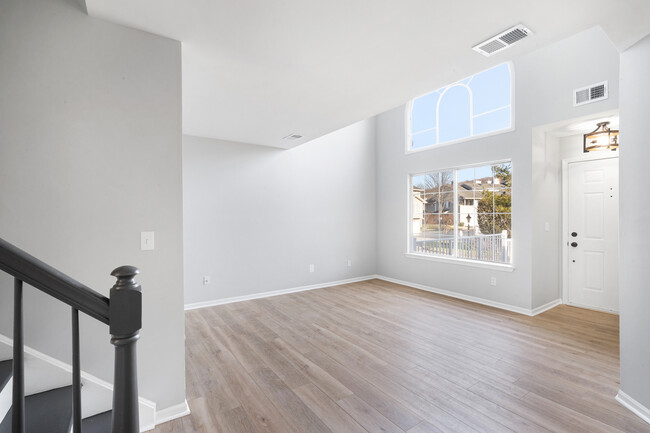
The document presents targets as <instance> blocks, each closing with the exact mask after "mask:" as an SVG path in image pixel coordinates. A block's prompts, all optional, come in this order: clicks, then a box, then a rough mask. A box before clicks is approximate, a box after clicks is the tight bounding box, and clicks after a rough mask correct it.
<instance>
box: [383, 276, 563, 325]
mask: <svg viewBox="0 0 650 433" xmlns="http://www.w3.org/2000/svg"><path fill="white" fill-rule="evenodd" d="M375 278H378V279H380V280H384V281H388V282H391V283H395V284H401V285H402V286H408V287H412V288H414V289H419V290H424V291H426V292H431V293H436V294H438V295H444V296H449V297H451V298H456V299H462V300H463V301H470V302H475V303H477V304H481V305H487V306H488V307H494V308H499V309H501V310H506V311H512V312H514V313H519V314H524V315H526V316H536V315H537V314H540V313H543V312H544V311H546V310H549V309H551V308H553V307H555V306H556V305H559V304H561V303H562V301H561V300H560V299H556V300H555V301H552V302H549V303H548V304H546V305H542V306H541V307H538V308H535V309H534V310H531V309H529V308H523V307H517V306H515V305H510V304H504V303H501V302H496V301H491V300H489V299H484V298H479V297H477V296H470V295H464V294H462V293H457V292H452V291H449V290H444V289H438V288H436V287H430V286H425V285H423V284H417V283H411V282H409V281H403V280H398V279H396V278H390V277H385V276H383V275H376V276H375Z"/></svg>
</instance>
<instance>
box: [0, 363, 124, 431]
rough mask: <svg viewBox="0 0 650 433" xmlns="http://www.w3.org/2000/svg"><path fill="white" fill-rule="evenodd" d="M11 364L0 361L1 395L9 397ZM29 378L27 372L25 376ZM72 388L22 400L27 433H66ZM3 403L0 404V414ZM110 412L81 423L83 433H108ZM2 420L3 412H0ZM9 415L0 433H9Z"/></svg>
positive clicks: (68, 426) (6, 415)
mask: <svg viewBox="0 0 650 433" xmlns="http://www.w3.org/2000/svg"><path fill="white" fill-rule="evenodd" d="M12 364H13V362H12V360H6V361H0V395H3V394H4V393H8V394H9V395H10V394H11V383H12V370H13V368H12ZM27 375H29V371H28V372H27ZM71 402H72V386H62V387H59V388H54V389H51V390H48V391H41V392H35V393H34V394H31V395H28V396H26V397H25V432H26V433H41V432H42V433H69V432H70V431H71V428H72V405H71V404H70V403H71ZM1 405H2V403H0V410H2V407H1ZM111 415H112V411H110V410H108V411H105V412H102V413H99V414H96V415H93V416H89V417H87V418H85V419H83V420H82V422H81V428H82V431H83V432H84V433H110V432H111ZM0 416H2V412H0ZM11 424H12V411H11V408H9V410H8V411H7V413H6V414H5V416H4V419H2V421H1V422H0V433H11Z"/></svg>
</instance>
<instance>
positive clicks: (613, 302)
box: [566, 158, 618, 311]
mask: <svg viewBox="0 0 650 433" xmlns="http://www.w3.org/2000/svg"><path fill="white" fill-rule="evenodd" d="M568 169H569V171H568V177H569V179H568V181H569V183H568V192H569V194H568V224H569V226H568V227H567V228H566V229H567V230H568V240H569V242H568V245H567V248H568V250H569V251H568V254H567V257H568V260H569V263H568V264H567V269H568V282H569V290H568V300H569V303H570V304H574V305H578V306H583V307H587V308H596V309H600V310H609V311H618V158H608V159H598V160H593V161H584V162H573V163H570V164H569V165H568Z"/></svg>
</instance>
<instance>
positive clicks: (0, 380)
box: [0, 359, 13, 391]
mask: <svg viewBox="0 0 650 433" xmlns="http://www.w3.org/2000/svg"><path fill="white" fill-rule="evenodd" d="M12 365H13V362H12V361H11V359H10V360H8V361H0V391H2V389H3V388H4V387H5V385H6V384H7V382H9V379H11V374H12Z"/></svg>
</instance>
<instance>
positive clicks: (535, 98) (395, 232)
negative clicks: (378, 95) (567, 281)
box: [377, 28, 618, 309]
mask: <svg viewBox="0 0 650 433" xmlns="http://www.w3.org/2000/svg"><path fill="white" fill-rule="evenodd" d="M586 64H588V65H589V67H588V68H586V67H585V65H586ZM514 76H515V116H516V120H515V126H516V130H515V131H512V132H508V133H505V134H500V135H496V136H491V137H486V138H481V139H476V140H472V141H467V142H464V143H459V144H454V145H451V146H446V147H441V148H438V149H433V150H429V151H424V152H419V153H415V154H410V155H405V154H404V140H405V118H406V117H405V107H399V108H396V109H394V110H391V111H389V112H386V113H384V114H382V115H380V116H379V117H378V120H377V122H378V123H377V142H378V148H377V161H378V162H377V217H378V222H377V224H378V230H377V231H378V240H377V242H378V259H377V267H378V273H379V274H381V275H385V276H389V277H392V278H397V279H400V280H405V281H409V282H414V283H418V284H422V285H427V286H432V287H437V288H441V289H445V290H450V291H454V292H457V293H460V294H464V295H469V296H475V297H479V298H483V299H487V300H491V301H496V302H501V303H505V304H508V305H512V306H516V307H520V308H525V309H530V308H535V307H537V306H539V302H542V301H543V300H545V299H546V298H547V297H548V296H547V295H548V294H547V293H542V294H539V293H533V284H532V278H533V277H534V276H536V275H540V274H541V273H543V272H544V267H545V263H544V261H538V260H535V258H536V257H537V256H536V254H538V252H539V251H537V249H538V248H539V249H540V250H541V251H542V252H543V248H544V245H540V240H539V238H540V236H541V237H542V238H543V237H544V236H546V234H544V233H542V234H541V235H540V233H538V231H539V230H540V229H541V230H542V231H543V228H544V227H543V221H542V224H541V227H538V225H539V222H540V221H538V218H535V215H534V213H535V209H536V206H540V205H542V203H541V201H540V200H541V199H540V198H538V197H535V195H534V193H535V190H534V188H533V181H535V182H539V179H540V178H543V171H545V170H546V168H545V162H544V161H543V160H539V159H536V158H539V155H538V152H533V145H532V142H533V137H532V136H533V133H532V131H533V127H535V126H538V125H543V124H548V123H551V122H556V121H559V120H563V119H570V118H574V117H579V116H584V115H587V114H590V113H594V112H602V111H605V110H610V109H613V108H616V107H617V106H618V52H617V51H616V49H615V48H614V47H613V45H612V44H611V42H610V41H609V39H608V38H607V36H606V35H605V33H604V32H603V31H602V29H600V28H593V29H590V30H587V31H585V32H582V33H579V34H577V35H575V36H573V37H570V38H568V39H565V40H563V41H560V42H558V43H556V44H553V45H551V46H548V47H546V48H544V49H541V50H538V51H535V52H533V53H530V54H528V55H525V56H522V57H521V58H519V59H517V60H515V61H514ZM459 78H461V77H459ZM604 80H609V83H610V89H609V92H610V93H609V96H610V97H609V99H608V100H606V101H602V102H598V103H593V104H588V105H583V106H580V107H573V104H572V90H573V89H575V88H578V87H582V86H586V85H589V84H593V83H597V82H600V81H604ZM432 90H433V89H432ZM500 159H512V164H513V184H514V185H513V251H514V253H513V254H514V264H515V267H516V270H515V271H514V272H512V273H506V272H499V271H493V270H487V269H480V268H473V267H466V266H462V265H457V264H447V263H440V262H431V261H424V260H418V259H412V258H407V257H405V256H404V253H405V252H406V237H407V234H406V219H407V206H406V194H407V188H406V183H407V177H408V174H409V173H413V172H421V171H424V170H435V169H441V168H447V167H455V166H459V165H467V164H474V163H481V162H486V161H495V160H500ZM534 224H535V226H534V227H533V225H534ZM554 230H555V232H553V233H550V232H549V233H550V234H549V236H553V237H554V238H555V237H556V236H557V230H558V227H554ZM535 242H536V243H535ZM545 243H546V242H542V244H545ZM536 251H537V252H536ZM555 266H557V265H555ZM491 276H496V277H497V286H496V287H492V286H490V284H489V283H490V277H491ZM536 286H537V285H536Z"/></svg>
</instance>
